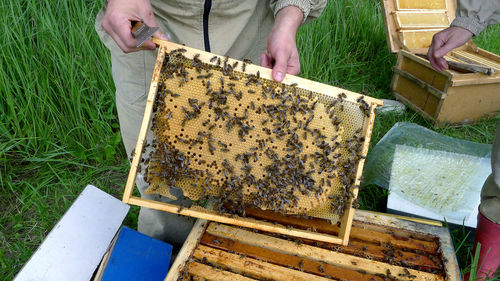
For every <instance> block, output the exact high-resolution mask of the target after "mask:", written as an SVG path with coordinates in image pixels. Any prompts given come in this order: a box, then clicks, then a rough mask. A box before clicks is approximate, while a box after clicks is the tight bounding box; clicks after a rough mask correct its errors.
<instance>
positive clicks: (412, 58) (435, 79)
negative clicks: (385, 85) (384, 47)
mask: <svg viewBox="0 0 500 281" xmlns="http://www.w3.org/2000/svg"><path fill="white" fill-rule="evenodd" d="M381 2H382V7H383V10H384V11H383V15H384V22H385V25H386V35H387V41H388V43H389V48H390V50H391V52H393V53H396V52H398V59H397V63H396V66H395V67H394V68H393V70H394V76H393V79H392V85H391V88H392V91H393V92H394V94H395V96H396V98H397V99H398V100H400V101H402V102H403V103H405V104H406V105H407V106H409V107H410V108H412V109H413V110H415V111H416V112H418V113H419V114H420V115H422V116H423V117H424V118H426V119H428V120H430V121H432V122H433V123H434V125H435V126H441V125H444V124H457V123H459V124H460V123H470V122H474V121H477V120H478V119H481V118H483V117H485V116H487V115H490V116H491V115H493V114H494V113H495V112H496V111H498V110H500V56H498V55H495V54H493V53H490V52H487V51H485V50H482V49H480V48H478V47H476V46H475V45H474V44H473V43H472V41H470V42H468V43H467V44H466V45H464V46H462V47H460V48H457V49H455V50H453V51H452V52H450V53H449V54H447V55H446V56H445V58H446V59H447V60H449V61H455V62H462V63H469V64H475V65H481V66H486V67H488V68H490V69H492V70H493V71H494V72H493V74H492V75H486V74H483V73H472V72H468V73H467V72H464V71H458V70H452V69H449V70H444V71H441V72H440V71H437V70H435V69H434V68H432V66H431V65H430V63H429V61H428V60H427V59H425V58H423V57H421V56H418V55H417V54H427V50H428V47H429V46H430V44H431V42H432V37H433V35H434V34H435V33H437V32H439V31H440V30H442V29H445V28H447V27H448V26H449V25H450V23H451V22H452V21H453V19H454V18H455V10H456V2H455V1H454V0H425V1H418V0H381Z"/></svg>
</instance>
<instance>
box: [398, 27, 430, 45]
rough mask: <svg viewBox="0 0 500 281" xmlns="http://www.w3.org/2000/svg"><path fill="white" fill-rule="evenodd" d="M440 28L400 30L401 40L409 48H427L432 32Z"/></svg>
mask: <svg viewBox="0 0 500 281" xmlns="http://www.w3.org/2000/svg"><path fill="white" fill-rule="evenodd" d="M439 31H440V29H423V30H401V31H400V32H399V34H400V36H401V42H402V43H403V44H404V45H405V46H406V47H407V48H409V49H410V50H411V49H421V48H429V46H430V45H431V42H432V37H433V36H434V34H436V33H438V32H439Z"/></svg>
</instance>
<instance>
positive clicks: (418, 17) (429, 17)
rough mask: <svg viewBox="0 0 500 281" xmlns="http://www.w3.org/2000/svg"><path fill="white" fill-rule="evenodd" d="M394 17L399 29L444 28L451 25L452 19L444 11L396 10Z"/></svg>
mask: <svg viewBox="0 0 500 281" xmlns="http://www.w3.org/2000/svg"><path fill="white" fill-rule="evenodd" d="M394 17H395V20H396V24H397V27H398V28H399V29H419V28H420V29H426V28H441V29H444V28H447V27H448V26H450V20H449V19H448V15H447V14H446V13H445V12H444V11H441V12H434V11H417V12H395V13H394Z"/></svg>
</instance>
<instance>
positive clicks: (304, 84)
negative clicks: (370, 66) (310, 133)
mask: <svg viewBox="0 0 500 281" xmlns="http://www.w3.org/2000/svg"><path fill="white" fill-rule="evenodd" d="M153 42H154V43H156V44H157V45H159V46H160V48H159V52H158V57H157V61H156V64H155V69H154V72H153V78H152V83H151V87H150V90H149V94H148V99H147V101H146V109H145V112H144V118H143V121H142V125H141V129H140V132H139V137H138V142H137V145H136V148H135V155H134V157H133V160H132V163H131V168H130V172H129V176H128V180H127V184H126V187H125V191H124V194H123V202H125V203H129V204H133V205H138V206H142V207H148V208H153V209H157V210H162V211H167V212H171V213H177V214H180V215H186V216H191V217H196V218H201V219H208V220H212V221H217V222H220V223H226V224H233V225H238V226H243V227H249V228H254V229H257V230H262V231H268V232H274V233H279V234H285V235H289V236H296V237H302V238H307V239H314V240H317V241H323V242H330V243H335V244H343V245H347V243H348V241H349V234H350V230H351V225H352V219H353V216H354V209H353V207H352V205H353V201H354V198H356V196H357V193H358V188H354V189H353V194H354V196H353V197H351V198H350V199H349V200H348V202H347V203H346V207H345V208H346V209H345V210H346V211H345V212H344V215H343V216H342V217H341V218H340V221H341V226H340V228H339V233H338V236H335V235H331V234H326V233H318V232H315V231H309V230H303V229H299V228H297V229H295V228H291V229H289V228H287V227H285V226H283V225H275V224H272V223H269V222H266V221H262V220H260V219H259V220H256V219H253V218H246V217H239V216H235V215H226V214H218V213H215V212H214V211H211V210H208V209H205V208H202V207H199V206H193V207H186V208H180V207H179V206H177V205H174V204H169V203H163V202H160V201H154V200H147V199H143V198H140V197H136V196H133V195H132V192H133V188H134V184H135V180H136V176H137V172H138V168H139V165H140V161H141V158H142V149H143V147H144V145H145V143H146V136H147V133H148V130H149V126H150V123H151V119H152V111H153V104H154V102H155V97H156V93H157V91H158V81H159V76H160V73H161V69H162V65H163V61H164V59H165V56H166V55H167V54H168V53H169V52H170V51H173V50H176V49H179V48H182V49H185V50H186V51H184V52H183V56H185V57H186V58H188V59H193V58H194V57H195V56H197V57H198V58H199V59H200V60H201V61H202V62H203V63H206V64H211V65H214V66H216V63H215V62H213V63H210V62H209V61H210V59H211V58H213V56H214V54H212V53H208V52H203V51H200V50H196V49H192V48H188V47H185V46H182V45H179V44H175V43H171V42H168V41H163V40H159V39H156V38H153ZM221 58H224V59H226V58H225V57H221ZM227 62H228V63H230V64H233V63H235V62H237V60H233V59H230V58H229V59H228V61H227ZM241 65H242V63H241V62H240V66H239V67H236V68H235V69H234V70H236V71H241V69H240V68H241ZM244 72H245V73H248V74H256V73H257V72H259V73H260V78H263V79H269V80H272V76H271V74H272V70H271V69H268V68H264V67H260V66H256V65H253V64H247V65H246V70H245V71H244ZM282 83H283V84H286V85H293V84H298V87H300V88H302V89H304V90H309V91H313V92H316V93H321V94H323V95H325V96H328V97H331V98H338V97H339V95H340V94H343V95H344V98H343V99H344V100H346V101H349V102H352V103H359V102H358V99H360V98H361V97H363V100H364V102H365V103H366V104H368V105H369V107H370V108H369V112H370V114H369V115H367V116H368V117H365V119H364V121H363V124H364V125H363V128H364V129H363V132H364V134H365V135H364V136H365V140H364V142H363V145H362V152H361V153H362V155H366V153H367V151H368V146H369V141H370V138H371V133H372V128H373V122H374V119H375V114H374V112H375V108H376V107H377V106H381V105H383V102H382V101H380V100H377V99H375V98H371V97H368V96H365V95H361V94H359V93H355V92H351V91H347V90H344V89H341V88H337V87H333V86H329V85H325V84H321V83H318V82H314V81H310V80H307V79H303V78H300V77H296V76H293V75H289V74H287V75H286V76H285V79H284V80H283V81H282ZM363 164H364V159H360V160H359V162H358V164H357V170H356V177H355V178H356V180H355V186H359V182H360V177H361V173H362V170H363Z"/></svg>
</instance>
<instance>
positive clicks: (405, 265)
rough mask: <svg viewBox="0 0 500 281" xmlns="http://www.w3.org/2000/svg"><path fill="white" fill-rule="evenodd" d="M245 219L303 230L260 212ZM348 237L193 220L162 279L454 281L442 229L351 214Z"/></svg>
mask: <svg viewBox="0 0 500 281" xmlns="http://www.w3.org/2000/svg"><path fill="white" fill-rule="evenodd" d="M250 215H251V216H256V217H260V218H262V217H264V218H266V219H267V220H269V221H277V222H279V223H280V224H285V225H293V226H296V225H302V226H303V227H304V226H307V225H304V222H303V221H300V220H297V219H295V218H283V217H282V218H276V217H275V216H274V215H273V214H270V213H269V212H267V211H254V212H251V213H250ZM307 224H308V225H315V226H316V227H317V228H318V231H322V232H337V231H338V227H336V226H331V225H327V224H324V223H322V222H319V221H315V220H311V221H309V222H308V223H307ZM351 236H352V239H351V240H350V241H349V245H346V246H339V245H335V244H331V243H323V242H319V241H315V240H308V239H296V238H292V237H287V236H284V235H273V234H269V233H263V232H258V231H254V230H252V229H246V228H241V227H233V226H228V225H223V224H219V223H215V222H207V221H205V220H198V222H197V223H196V224H195V227H194V228H193V230H192V231H191V234H190V235H189V237H188V239H187V241H186V243H185V244H184V246H183V248H182V249H181V251H180V252H179V254H178V256H177V259H176V260H175V262H174V263H173V265H172V267H171V269H170V272H169V274H168V275H167V277H166V279H165V280H166V281H174V280H283V281H285V280H286V281H287V280H349V281H359V280H366V281H371V280H377V281H378V280H408V281H409V280H426V281H431V280H436V281H437V280H449V281H458V280H461V279H460V272H459V269H458V264H457V260H456V257H455V251H454V249H453V244H452V241H451V236H450V234H449V232H448V229H447V228H445V227H442V226H440V225H436V224H434V225H429V224H428V222H413V221H407V220H405V219H401V218H396V217H393V216H390V215H386V214H380V213H372V212H367V211H357V212H356V215H355V217H354V222H353V229H352V232H351Z"/></svg>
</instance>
